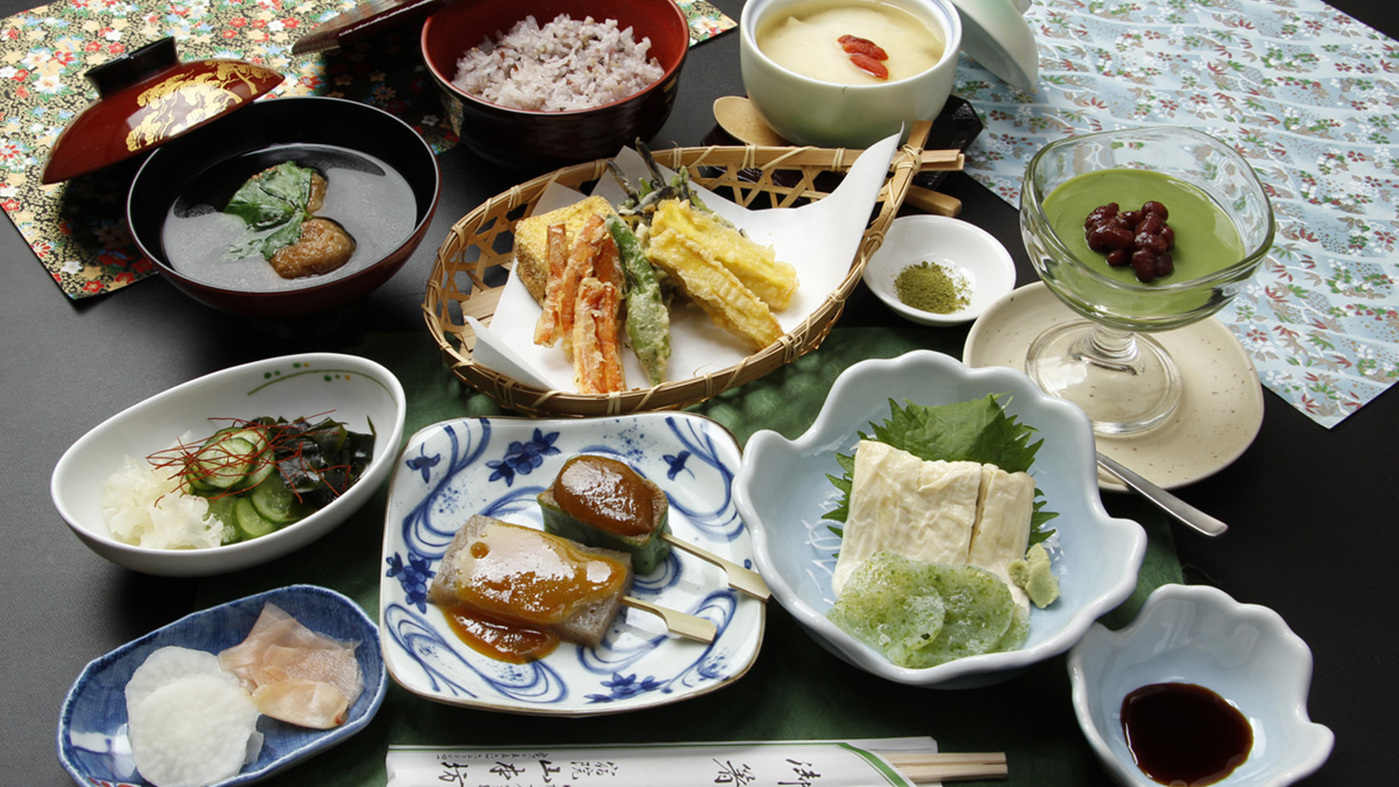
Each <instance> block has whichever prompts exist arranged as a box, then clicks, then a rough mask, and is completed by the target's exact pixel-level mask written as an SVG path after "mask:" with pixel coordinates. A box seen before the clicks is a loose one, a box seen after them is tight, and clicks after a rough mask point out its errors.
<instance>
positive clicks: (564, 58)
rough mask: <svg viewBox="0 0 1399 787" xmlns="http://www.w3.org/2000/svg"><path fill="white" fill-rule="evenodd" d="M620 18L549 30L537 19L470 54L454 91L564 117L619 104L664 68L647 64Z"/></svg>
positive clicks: (559, 22) (644, 42)
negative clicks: (566, 112) (573, 113)
mask: <svg viewBox="0 0 1399 787" xmlns="http://www.w3.org/2000/svg"><path fill="white" fill-rule="evenodd" d="M650 49H651V39H649V38H645V37H643V38H642V39H641V40H640V41H637V40H636V38H635V36H634V32H633V28H631V27H626V28H622V27H621V26H620V25H619V24H618V23H617V20H616V19H607V20H604V21H602V22H598V21H596V20H594V19H593V18H592V17H591V16H589V17H585V18H583V19H579V20H575V19H573V18H571V17H570V16H569V15H568V14H559V15H558V16H557V17H555V18H554V20H553V21H551V22H548V23H546V24H544V25H542V26H541V25H540V24H539V22H538V21H537V20H536V19H535V18H534V17H533V16H527V17H525V18H524V19H523V20H521V21H520V22H518V23H516V24H515V26H514V27H512V28H511V29H510V30H509V31H508V32H507V33H505V34H504V35H502V36H499V37H498V38H496V39H494V40H492V39H490V38H487V39H486V40H485V41H484V42H482V44H481V45H480V46H477V47H472V48H471V49H469V50H467V51H466V53H465V54H464V55H462V57H461V59H460V60H458V61H457V75H456V78H455V79H453V80H452V84H454V85H456V86H457V87H459V88H461V89H462V90H464V91H466V92H467V93H470V94H472V95H474V96H479V97H480V98H481V99H482V100H484V101H489V102H491V103H492V104H499V105H500V106H504V107H512V108H514V109H527V110H534V111H545V112H559V111H568V110H574V109H589V108H592V107H598V106H602V105H603V104H610V103H612V102H613V101H620V100H622V99H624V98H626V97H628V96H631V95H635V94H636V93H638V92H640V91H641V90H642V89H643V88H645V87H646V86H647V85H650V84H652V83H654V82H656V81H657V80H659V79H660V78H661V77H662V76H663V75H664V74H665V69H663V68H661V64H660V63H659V62H658V61H657V60H656V59H655V58H653V57H648V54H647V53H648V51H649V50H650Z"/></svg>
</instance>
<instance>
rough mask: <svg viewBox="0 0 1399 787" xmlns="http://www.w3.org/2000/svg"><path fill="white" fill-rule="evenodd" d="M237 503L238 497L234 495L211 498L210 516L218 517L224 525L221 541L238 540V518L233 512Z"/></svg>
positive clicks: (226, 542)
mask: <svg viewBox="0 0 1399 787" xmlns="http://www.w3.org/2000/svg"><path fill="white" fill-rule="evenodd" d="M237 503H238V498H236V497H234V496H232V495H221V496H219V497H211V498H209V517H210V518H212V519H217V520H218V521H219V522H220V523H221V524H222V525H223V537H222V538H221V539H220V541H221V543H224V544H232V543H234V542H235V541H237V540H238V520H237V517H236V515H235V514H234V513H233V508H234V506H235V505H236V504H237Z"/></svg>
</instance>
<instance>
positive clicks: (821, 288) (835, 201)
mask: <svg viewBox="0 0 1399 787" xmlns="http://www.w3.org/2000/svg"><path fill="white" fill-rule="evenodd" d="M898 141H899V138H898V135H897V134H895V135H891V136H889V137H888V138H886V139H884V140H881V141H880V142H877V143H875V144H874V145H872V146H871V147H869V148H868V149H866V150H865V152H864V153H862V154H860V157H859V158H858V159H856V161H855V163H854V164H853V165H852V166H851V168H850V170H849V171H848V172H847V173H846V175H845V177H844V178H843V179H842V180H841V182H840V185H838V186H836V188H835V190H833V191H832V192H831V193H830V195H828V196H826V197H825V198H823V199H820V200H817V201H816V202H812V203H810V204H807V205H802V206H800V207H796V208H774V209H768V210H749V209H747V208H744V207H742V206H740V205H737V204H735V203H734V202H732V201H731V200H728V199H725V198H724V197H722V196H720V195H718V194H715V193H714V192H712V191H709V190H708V189H705V188H704V187H702V186H700V185H699V184H698V183H694V182H693V181H691V187H692V188H694V190H695V191H696V192H698V193H699V194H700V195H701V199H703V200H704V204H705V205H706V206H707V207H709V208H710V209H711V210H713V211H714V212H715V213H718V214H719V215H721V216H723V217H724V218H726V219H728V220H729V221H731V222H733V223H734V224H735V225H736V226H738V227H740V228H742V229H743V230H744V231H745V232H747V233H748V235H749V236H750V237H751V238H753V239H754V240H755V241H757V242H758V243H762V244H765V245H770V246H772V247H773V250H774V251H775V252H776V253H777V258H778V259H779V260H782V261H784V262H788V263H791V264H792V265H795V266H796V268H797V279H798V288H797V294H796V296H795V297H794V298H793V299H792V303H791V305H789V306H788V307H787V308H786V309H783V310H782V311H780V312H775V313H774V316H775V317H776V318H777V322H778V324H780V325H781V326H782V330H783V331H784V332H786V331H791V330H792V329H793V328H795V327H797V326H798V325H800V324H801V323H802V322H803V321H804V320H806V318H807V317H810V316H811V314H812V313H814V312H815V311H816V310H817V309H818V308H819V307H820V306H821V304H822V303H823V302H824V301H825V300H826V297H827V296H828V295H830V294H831V293H832V292H833V291H834V290H835V288H836V287H837V286H838V285H839V284H840V282H841V281H842V280H843V279H844V278H845V276H846V275H847V274H848V273H849V272H850V265H851V261H852V260H854V259H855V254H856V253H857V252H858V251H859V248H860V241H861V239H862V238H863V237H864V233H865V225H866V223H867V222H868V220H869V216H870V212H871V211H872V210H873V209H874V205H875V202H876V201H877V200H878V198H879V190H880V188H881V187H883V185H884V181H885V180H886V179H887V177H888V173H889V163H890V162H891V161H892V160H893V157H894V153H895V151H896V150H897V149H898ZM616 162H617V164H618V166H619V167H620V168H621V169H622V171H623V172H624V173H626V176H627V178H628V179H629V180H630V181H631V182H632V183H633V184H639V183H640V182H641V181H642V180H647V179H650V177H651V176H650V174H649V171H648V170H647V169H646V166H645V162H644V161H643V160H642V158H641V156H640V155H639V154H638V153H637V152H636V151H635V150H632V149H631V148H626V149H623V150H622V152H620V153H618V154H617V157H616ZM664 171H665V173H666V176H667V177H669V176H670V175H671V174H672V173H671V172H670V171H669V170H664ZM592 193H593V194H595V195H597V196H601V197H604V198H606V199H607V201H608V202H609V203H611V204H612V205H613V206H614V207H615V206H616V205H619V204H621V203H622V201H623V200H625V199H626V193H625V192H624V191H623V190H622V188H621V186H619V185H618V184H617V182H616V180H615V179H613V178H611V177H604V178H602V179H601V180H600V181H598V184H597V186H596V187H595V188H594V189H593V192H592ZM583 196H584V195H582V194H580V193H578V192H577V191H574V190H572V189H569V188H567V187H564V186H559V185H558V184H551V185H550V186H549V187H548V188H547V189H546V190H545V191H544V193H543V194H541V195H540V198H539V201H538V202H537V203H536V204H535V207H534V212H535V213H544V212H547V211H550V210H553V209H555V208H561V207H563V206H565V205H569V204H572V203H573V202H576V201H578V200H580V199H582V198H583ZM539 313H540V308H539V304H537V303H536V302H535V300H534V298H532V297H531V296H530V294H529V292H528V291H527V290H526V289H525V286H524V284H523V283H522V282H521V281H520V280H519V278H518V277H516V276H515V275H514V274H513V273H512V274H511V275H510V278H509V280H508V281H507V282H506V284H505V286H504V287H503V288H501V296H500V302H499V303H498V304H497V305H496V308H495V315H494V317H492V318H491V324H490V326H489V327H486V326H484V325H482V324H481V323H479V322H477V321H475V320H470V319H469V322H470V324H471V328H472V330H473V331H474V332H475V334H476V337H477V343H476V348H475V350H473V352H472V358H473V360H474V361H475V362H476V363H479V364H481V365H482V366H486V367H488V368H491V369H494V370H496V371H498V372H501V373H502V374H507V375H509V376H511V377H512V378H514V379H517V380H520V381H522V382H526V383H530V384H533V385H537V386H539V387H542V388H544V389H546V390H555V391H570V392H571V391H576V390H577V387H576V386H575V385H574V382H573V376H574V369H573V364H572V363H570V362H569V360H568V358H566V357H565V356H564V353H563V351H562V350H560V349H559V348H558V347H541V346H539V345H537V344H535V343H534V326H535V323H536V322H538V321H539ZM670 318H671V357H670V365H669V369H668V371H667V372H666V379H667V380H687V379H690V378H692V377H696V376H700V375H703V374H709V373H713V372H717V371H720V370H722V369H727V368H728V367H730V366H734V365H735V364H738V363H739V362H741V361H743V360H744V359H745V358H747V357H748V356H749V355H750V350H749V349H748V348H747V347H746V346H745V345H743V344H742V343H741V342H739V341H738V340H736V339H734V338H733V337H731V336H729V334H727V333H725V332H724V330H723V329H722V328H719V327H718V326H716V325H714V324H713V323H712V322H711V321H710V320H709V318H708V317H706V316H705V315H704V313H703V312H701V311H700V310H699V308H698V307H696V306H693V305H691V304H688V303H685V302H683V301H682V302H681V304H680V305H677V306H675V307H672V308H671V311H670ZM622 355H623V364H624V367H625V369H626V375H627V383H628V385H630V386H633V387H635V386H640V385H643V384H644V383H645V380H646V375H645V374H644V373H643V372H642V371H641V366H640V365H639V364H638V363H637V361H636V358H635V357H634V356H633V354H632V353H631V351H630V350H627V351H625V352H624V353H623V354H622Z"/></svg>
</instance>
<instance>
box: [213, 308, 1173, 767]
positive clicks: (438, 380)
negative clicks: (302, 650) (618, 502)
mask: <svg viewBox="0 0 1399 787" xmlns="http://www.w3.org/2000/svg"><path fill="white" fill-rule="evenodd" d="M924 348H926V349H933V350H939V351H941V352H946V353H948V354H950V355H954V356H959V355H960V351H961V334H960V332H946V331H937V330H915V329H908V330H895V329H884V328H860V329H848V330H845V329H842V330H836V331H833V332H832V334H831V335H830V337H829V338H828V339H827V340H826V342H825V344H824V345H823V346H822V347H821V348H820V349H819V350H817V351H816V352H813V353H810V354H808V355H806V356H804V357H803V358H801V359H799V360H797V361H796V362H795V363H793V364H790V365H789V366H787V367H784V368H782V369H779V370H777V371H776V372H773V373H772V374H770V375H768V376H766V377H764V378H763V379H761V380H758V381H756V382H754V383H750V384H749V385H746V386H743V387H741V388H738V389H735V390H732V391H729V392H726V393H724V394H722V395H720V396H718V397H716V398H715V399H713V400H711V401H709V402H706V403H703V404H701V405H697V406H695V407H694V408H692V409H693V410H694V411H695V412H699V413H702V414H704V415H707V416H710V417H712V418H714V419H715V420H717V421H719V422H720V423H722V424H723V425H724V426H725V427H727V428H728V429H729V430H730V431H732V432H733V433H734V435H735V436H737V437H738V439H739V442H740V443H744V442H746V441H747V439H748V437H749V436H750V435H752V433H753V432H754V431H756V430H758V429H773V430H775V431H778V432H780V433H782V434H783V435H786V436H788V437H795V436H797V435H799V434H801V433H802V432H803V431H805V430H806V428H807V427H808V426H809V425H810V424H811V422H812V421H813V420H815V417H816V414H817V413H818V412H819V411H820V408H821V404H822V402H823V401H824V400H825V397H826V392H827V391H828V390H829V389H830V386H831V384H832V383H833V382H834V381H835V378H836V377H837V376H838V375H839V374H840V372H842V371H843V370H845V369H846V368H847V367H848V366H850V365H851V364H853V363H855V362H856V361H859V360H863V359H866V358H887V357H893V356H896V355H901V354H903V353H905V352H908V351H910V350H915V349H924ZM347 352H351V353H354V354H358V355H363V356H365V357H367V358H371V359H373V360H376V361H378V362H380V363H382V364H384V365H385V366H387V367H388V368H389V369H391V370H392V371H393V372H394V373H395V374H396V375H398V377H399V379H400V380H401V381H402V382H403V386H404V388H405V389H406V390H407V391H408V422H407V425H406V427H405V430H404V434H405V438H406V437H407V436H410V435H412V434H413V433H414V432H416V431H417V430H419V429H421V428H423V427H425V426H428V425H430V424H433V423H436V422H438V421H442V420H448V419H452V418H462V417H475V416H485V415H502V414H505V412H504V411H503V410H501V409H500V408H499V407H498V406H497V405H496V404H495V403H494V402H492V401H491V400H490V399H488V398H487V397H485V396H483V395H481V394H476V393H465V392H464V391H463V389H462V388H461V387H460V385H459V384H458V383H457V381H456V379H455V378H454V377H453V376H452V375H451V373H450V371H449V370H448V369H447V368H446V366H445V365H444V364H443V362H442V359H441V357H440V355H439V354H438V352H437V348H436V346H435V345H434V344H433V342H431V341H430V339H429V338H428V337H426V336H425V335H423V334H417V333H413V334H382V335H373V336H370V337H368V338H367V339H366V340H365V341H364V342H363V343H362V344H361V345H359V346H357V347H352V348H349V349H348V350H347ZM387 502H388V501H387V490H386V489H381V490H380V491H379V492H378V494H377V495H376V496H375V497H374V498H373V499H372V500H371V502H370V503H369V504H368V505H366V506H365V507H364V509H363V510H361V511H360V512H359V513H358V514H356V515H355V516H354V517H352V518H351V519H350V520H349V521H347V522H346V523H345V524H344V525H342V526H341V527H340V528H339V529H337V530H336V531H335V532H333V533H331V534H330V535H328V536H326V537H324V538H322V539H321V540H320V541H317V542H316V543H315V544H314V545H312V546H310V547H308V548H306V549H303V550H301V551H299V552H297V553H294V554H292V555H289V556H287V557H285V558H283V559H281V560H279V561H276V562H274V563H271V564H268V565H267V566H265V567H263V568H260V569H255V570H250V571H246V572H242V573H239V574H233V575H229V576H226V577H219V578H216V579H212V580H207V581H204V582H201V583H200V586H199V593H198V595H199V601H200V603H201V606H205V605H212V604H215V603H219V602H222V601H226V600H229V599H233V598H239V597H242V596H245V595H249V594H252V593H255V592H259V591H262V590H266V589H268V588H273V587H280V586H283V585H288V584H293V583H298V582H304V583H312V584H317V585H324V586H326V587H331V588H334V589H336V590H339V591H341V592H343V593H346V594H347V595H349V596H351V597H352V598H354V599H355V600H357V601H358V602H359V603H360V604H361V605H363V606H364V608H365V609H366V610H368V611H369V612H370V614H371V615H377V614H378V600H379V578H380V574H381V573H382V572H383V571H384V570H385V566H384V564H383V560H382V557H381V554H380V553H381V546H382V540H383V526H384V523H383V515H384V511H385V509H386V506H387ZM1114 502H1116V501H1115V500H1114ZM1142 513H1143V514H1146V515H1145V516H1137V517H1134V518H1137V519H1138V521H1141V522H1142V524H1143V526H1145V527H1146V529H1147V532H1148V535H1149V536H1150V547H1149V548H1148V551H1147V556H1146V560H1145V563H1144V565H1143V567H1142V571H1141V575H1140V580H1139V584H1138V589H1137V593H1136V594H1135V595H1134V596H1133V597H1132V598H1131V599H1129V600H1128V601H1127V602H1126V603H1124V604H1123V606H1122V607H1121V608H1120V609H1119V610H1117V611H1115V612H1114V613H1111V614H1110V615H1109V616H1108V618H1107V620H1106V621H1105V622H1107V623H1108V624H1109V625H1111V626H1112V627H1114V628H1116V627H1119V626H1121V625H1123V624H1125V623H1126V622H1127V621H1129V620H1130V619H1131V617H1132V615H1134V614H1135V612H1136V610H1137V608H1138V607H1139V606H1140V603H1141V600H1142V599H1144V598H1145V596H1146V594H1148V593H1149V592H1150V591H1151V590H1152V589H1154V588H1156V587H1157V586H1159V585H1161V584H1164V583H1167V582H1180V581H1182V579H1181V569H1180V563H1179V561H1178V560H1177V559H1176V554H1175V547H1174V543H1173V541H1172V538H1171V531H1170V528H1169V526H1168V524H1167V523H1166V522H1165V521H1164V519H1163V518H1162V517H1159V516H1153V515H1152V514H1153V512H1150V511H1144V512H1142ZM901 735H931V736H932V737H933V738H935V739H936V740H937V741H938V743H939V746H940V747H941V748H942V749H943V750H946V751H1004V752H1006V754H1007V759H1008V762H1009V769H1010V778H1009V781H1008V782H1000V781H997V782H983V783H984V784H988V785H989V784H1006V783H1009V784H1025V785H1037V786H1039V785H1082V784H1087V783H1093V782H1097V781H1103V780H1104V776H1103V775H1102V772H1101V769H1100V766H1099V765H1098V763H1097V761H1096V759H1094V757H1093V755H1092V752H1091V751H1090V750H1089V749H1088V746H1087V744H1086V743H1084V741H1083V737H1082V735H1081V733H1080V732H1079V730H1078V725H1077V722H1076V721H1075V719H1074V715H1073V709H1072V707H1071V706H1070V702H1069V681H1068V675H1067V672H1066V670H1065V667H1064V657H1063V656H1060V657H1056V658H1053V659H1050V660H1048V661H1046V662H1044V663H1042V664H1039V665H1037V666H1035V667H1032V668H1030V669H1029V670H1027V671H1025V672H1024V673H1022V674H1020V675H1019V676H1016V677H1014V678H1012V679H1010V680H1007V681H1005V682H1003V683H1000V684H997V685H995V686H989V687H985V688H980V689H972V690H963V691H938V690H923V689H910V688H909V687H907V686H903V685H901V684H896V683H891V682H888V681H885V680H882V679H879V678H876V677H874V676H871V675H869V674H867V673H865V672H863V671H861V670H857V669H855V668H853V667H850V666H848V665H846V664H845V663H844V662H842V661H840V660H839V659H837V658H836V657H835V656H833V655H831V654H829V653H827V652H826V651H825V650H824V649H822V648H821V647H819V646H818V645H817V644H816V643H815V641H814V640H812V639H811V638H810V637H809V636H808V635H807V634H806V633H805V632H804V631H803V630H802V629H801V628H800V627H799V626H798V625H797V623H796V622H795V621H794V620H793V619H792V618H791V616H789V615H788V614H787V613H786V612H785V611H784V610H783V609H782V608H781V606H779V605H778V604H777V603H776V602H773V603H771V604H769V605H768V624H767V630H766V633H765V636H764V640H763V646H762V650H761V652H760V654H759V656H758V660H757V663H756V664H755V665H754V666H753V668H752V669H751V670H750V671H749V672H748V674H747V675H745V676H743V677H742V678H741V679H740V680H739V681H738V682H737V683H736V684H735V685H734V686H729V687H726V688H724V689H720V690H718V691H716V692H713V693H710V694H706V695H703V696H699V697H695V698H692V699H688V700H685V701H682V702H677V703H675V704H672V705H669V706H665V707H660V708H653V709H649V710H642V711H636V712H632V713H625V714H619V715H614V716H592V717H584V718H557V717H547V718H546V717H538V716H520V715H510V714H502V713H494V712H488V711H480V710H472V709H467V708H457V707H451V706H447V705H442V704H439V703H435V702H430V701H428V700H424V699H422V698H419V697H417V696H415V695H413V694H410V693H409V692H407V691H406V690H404V689H402V688H401V687H399V686H398V685H397V684H393V683H392V682H391V684H390V686H389V690H388V696H387V697H386V698H385V700H384V705H383V708H382V709H381V710H380V712H379V714H378V716H376V717H375V720H374V722H373V723H371V724H370V725H369V726H368V727H367V728H366V729H365V730H364V731H363V732H361V733H360V734H359V735H357V736H356V737H355V738H353V739H352V740H351V741H350V742H348V743H347V744H345V745H342V746H339V747H337V748H335V749H332V750H331V751H329V752H327V753H325V754H323V755H320V756H318V757H316V758H315V759H314V760H311V761H309V762H307V763H305V764H303V765H300V766H298V767H296V768H293V769H292V770H291V771H289V772H288V773H286V774H283V775H281V776H279V777H277V778H274V779H272V780H269V781H268V782H266V784H269V785H292V784H295V785H297V787H310V785H321V784H325V785H337V787H341V786H343V785H374V786H376V787H377V786H378V785H383V784H384V783H385V781H386V775H385V772H384V756H385V754H386V753H387V750H388V746H389V745H390V744H396V743H417V744H429V745H452V744H456V745H465V744H471V745H498V746H520V745H527V744H530V743H539V744H559V743H634V742H653V741H654V742H679V741H725V740H735V741H737V740H797V739H816V738H839V739H845V738H866V737H884V736H901ZM977 783H978V782H967V784H977Z"/></svg>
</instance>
